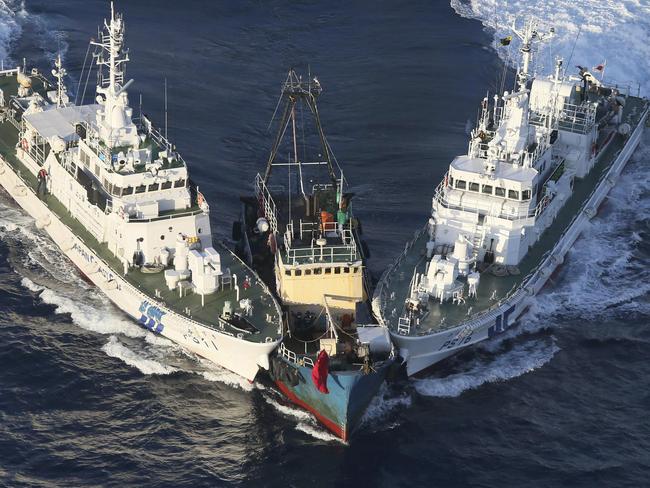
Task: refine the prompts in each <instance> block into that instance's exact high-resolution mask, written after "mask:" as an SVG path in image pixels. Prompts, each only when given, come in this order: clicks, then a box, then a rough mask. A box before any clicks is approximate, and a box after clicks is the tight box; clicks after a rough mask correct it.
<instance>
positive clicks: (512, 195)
mask: <svg viewBox="0 0 650 488" xmlns="http://www.w3.org/2000/svg"><path fill="white" fill-rule="evenodd" d="M508 198H510V199H512V200H519V192H518V191H516V190H508Z"/></svg>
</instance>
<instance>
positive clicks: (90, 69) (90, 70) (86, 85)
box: [79, 44, 97, 105]
mask: <svg viewBox="0 0 650 488" xmlns="http://www.w3.org/2000/svg"><path fill="white" fill-rule="evenodd" d="M88 47H89V48H90V44H89V45H88ZM96 52H97V49H96V48H95V50H94V51H93V57H95V53H96ZM92 71H93V68H92V61H91V63H90V66H89V67H88V76H86V84H85V85H84V91H83V93H82V94H81V100H79V103H80V104H81V105H83V103H84V98H86V89H87V88H88V81H89V80H90V73H92Z"/></svg>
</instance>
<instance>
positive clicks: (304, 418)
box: [263, 390, 345, 444]
mask: <svg viewBox="0 0 650 488" xmlns="http://www.w3.org/2000/svg"><path fill="white" fill-rule="evenodd" d="M263 398H264V401H266V403H268V404H269V405H270V406H271V407H273V408H274V409H275V410H277V411H278V412H280V413H281V414H282V415H284V416H285V417H287V418H289V419H291V420H294V421H296V425H295V429H296V430H298V431H300V432H303V433H305V434H307V435H309V436H311V437H313V438H314V439H317V440H320V441H325V442H337V443H340V444H345V442H343V441H342V440H341V439H339V438H338V437H336V436H335V435H333V434H330V433H329V432H328V431H327V430H325V428H323V427H322V426H321V425H320V424H319V423H318V421H317V420H316V417H314V416H313V415H312V414H311V413H309V412H307V411H306V410H303V409H301V408H298V407H294V406H293V405H288V404H286V403H285V401H284V400H283V399H282V398H281V397H280V394H279V393H277V392H275V391H271V390H269V391H267V392H266V394H265V395H263Z"/></svg>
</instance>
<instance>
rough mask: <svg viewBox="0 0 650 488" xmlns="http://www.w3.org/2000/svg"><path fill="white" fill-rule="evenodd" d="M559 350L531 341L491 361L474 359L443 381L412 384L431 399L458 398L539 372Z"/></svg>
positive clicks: (419, 381)
mask: <svg viewBox="0 0 650 488" xmlns="http://www.w3.org/2000/svg"><path fill="white" fill-rule="evenodd" d="M559 350H560V348H559V347H558V346H557V345H556V344H555V342H554V341H540V340H534V341H530V342H527V343H524V344H518V345H516V346H515V347H513V349H512V350H510V351H508V352H505V353H502V354H498V355H497V356H496V357H494V358H493V359H489V360H487V361H486V360H484V359H475V360H473V361H470V362H469V363H468V364H467V365H466V368H467V369H466V370H464V371H460V372H458V373H454V374H450V375H449V376H446V377H444V378H424V379H414V380H412V382H413V385H414V386H415V389H416V390H417V392H418V393H419V394H421V395H424V396H432V397H457V396H459V395H461V394H462V393H463V392H465V391H467V390H471V389H475V388H478V387H480V386H482V385H484V384H486V383H495V382H499V381H505V380H509V379H512V378H515V377H517V376H521V375H523V374H526V373H529V372H531V371H534V370H536V369H539V368H541V367H542V366H544V365H545V364H546V363H548V362H549V361H550V360H551V359H553V356H555V354H556V353H557V352H558V351H559Z"/></svg>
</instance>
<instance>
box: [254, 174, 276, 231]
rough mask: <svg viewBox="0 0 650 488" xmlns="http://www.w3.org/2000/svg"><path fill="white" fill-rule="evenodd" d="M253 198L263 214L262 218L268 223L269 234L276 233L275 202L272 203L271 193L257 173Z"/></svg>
mask: <svg viewBox="0 0 650 488" xmlns="http://www.w3.org/2000/svg"><path fill="white" fill-rule="evenodd" d="M255 196H256V197H257V201H258V204H259V206H260V208H261V209H262V211H263V213H264V217H265V218H266V220H268V221H269V225H270V226H271V232H278V219H277V210H276V207H275V202H274V201H273V197H272V196H271V192H270V191H269V189H268V188H267V187H266V184H265V183H264V180H263V179H262V177H261V176H260V174H259V173H258V174H257V176H255Z"/></svg>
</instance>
